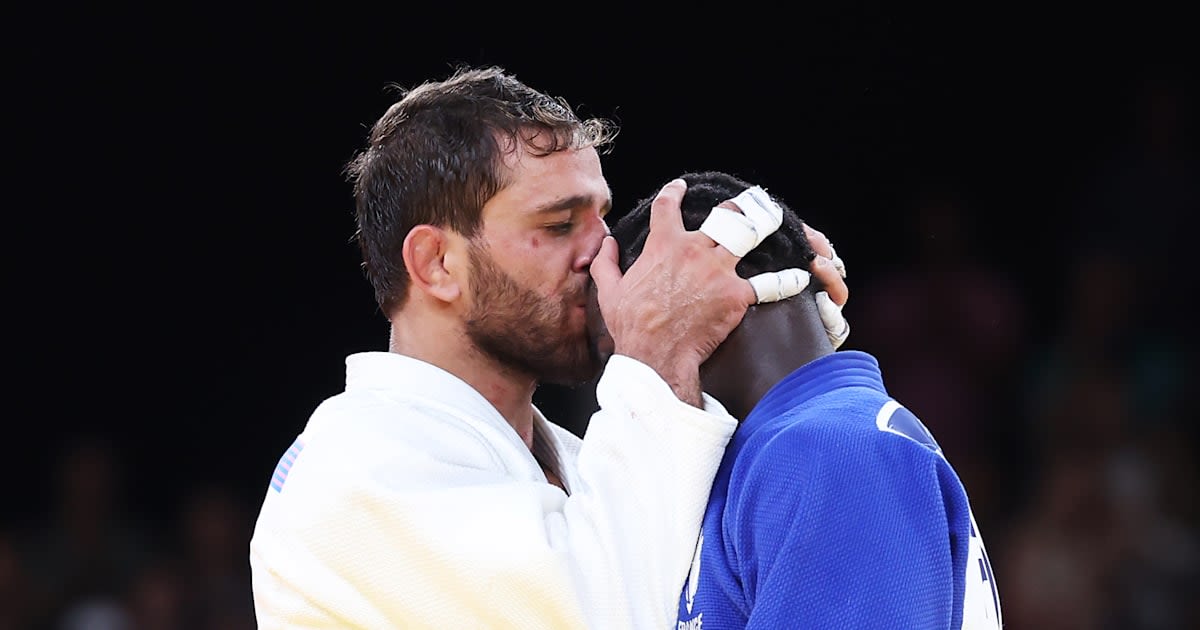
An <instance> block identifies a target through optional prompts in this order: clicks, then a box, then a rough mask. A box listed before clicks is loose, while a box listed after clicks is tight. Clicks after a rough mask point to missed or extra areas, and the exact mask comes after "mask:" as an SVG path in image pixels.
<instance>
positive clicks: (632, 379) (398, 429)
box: [250, 356, 736, 630]
mask: <svg viewBox="0 0 1200 630" xmlns="http://www.w3.org/2000/svg"><path fill="white" fill-rule="evenodd" d="M597 398H598V400H599V402H600V406H601V408H600V411H598V412H597V413H596V415H595V416H594V417H593V418H592V421H591V424H590V425H589V427H588V430H587V434H586V436H585V438H584V440H583V443H582V447H581V450H580V452H579V456H578V460H577V461H578V468H577V469H576V470H575V471H573V473H574V474H569V475H568V477H569V478H571V482H570V484H571V486H570V489H571V495H570V497H567V496H566V495H565V494H564V493H563V492H562V491H561V490H559V489H558V488H557V487H554V486H551V485H549V484H547V483H546V482H545V481H544V478H542V477H540V474H541V473H540V469H538V468H536V464H534V465H533V466H532V470H533V473H531V472H530V470H531V465H530V462H531V460H532V457H531V455H530V454H529V452H528V449H525V448H524V447H523V445H522V444H520V442H519V440H513V439H512V436H511V435H505V434H504V431H511V428H510V427H508V426H507V425H506V424H505V425H503V426H500V427H497V426H495V425H494V424H489V423H487V422H481V421H480V420H479V419H478V418H474V417H465V416H462V415H461V414H459V415H456V412H455V410H453V409H448V408H441V407H438V406H437V405H436V404H435V403H428V404H427V403H426V402H419V403H412V404H407V403H406V404H402V405H397V404H395V403H393V402H392V401H387V402H385V403H380V404H379V405H377V406H375V407H373V408H369V409H368V408H364V406H363V403H362V401H361V400H360V401H358V402H355V403H354V404H347V405H345V408H344V409H339V408H337V405H336V404H335V405H326V406H325V407H327V408H325V409H318V411H317V413H315V414H314V418H313V419H312V420H310V422H309V425H308V427H307V428H306V429H305V432H304V433H303V434H301V436H300V440H299V441H298V442H299V443H301V444H302V450H298V451H296V452H297V453H298V454H296V455H294V456H293V457H292V460H291V461H290V463H289V464H288V466H289V468H288V470H287V471H286V475H287V478H286V485H285V484H283V483H282V482H281V483H279V485H278V487H279V489H278V490H276V489H275V488H274V487H273V488H272V489H270V490H268V491H267V493H266V495H267V496H266V498H265V500H264V503H263V508H262V511H261V512H260V514H259V518H258V521H257V523H256V526H255V532H254V536H253V539H252V541H251V545H250V561H251V567H252V569H253V578H254V600H255V611H256V615H257V617H258V624H259V627H260V628H263V629H264V630H265V629H268V628H318V627H320V628H328V627H356V628H514V629H515V628H520V629H522V630H528V629H539V628H545V629H554V630H561V629H570V628H589V629H592V630H612V629H618V630H619V629H624V628H633V629H642V628H645V629H647V630H649V629H653V630H661V629H662V628H667V627H671V626H673V625H674V623H675V607H676V605H677V601H678V597H679V592H680V589H681V588H682V586H683V582H684V580H685V577H686V574H687V570H688V565H689V563H690V560H691V555H692V552H693V550H694V546H695V541H696V534H697V532H698V531H699V527H700V521H701V518H702V516H703V512H704V506H705V504H706V502H707V499H708V493H709V489H710V487H711V484H712V480H713V477H714V476H715V474H716V469H717V466H718V465H719V463H720V459H721V455H722V453H723V450H724V448H725V445H726V444H727V442H728V440H729V438H730V436H731V435H732V433H733V429H734V428H735V426H736V422H735V421H734V419H733V418H732V417H730V416H729V415H728V414H727V413H725V411H724V409H723V408H722V407H721V406H720V405H719V404H717V403H716V402H715V401H713V400H712V399H709V398H706V403H707V404H708V410H707V411H706V410H700V409H696V408H694V407H691V406H690V405H687V404H685V403H683V402H681V401H679V400H678V399H677V398H676V397H675V395H674V393H673V392H672V391H671V389H670V387H669V386H668V385H667V384H666V383H665V382H664V381H663V380H662V379H661V378H660V377H659V376H658V375H657V373H655V372H654V371H653V370H652V369H650V368H649V367H647V366H646V365H644V364H641V363H639V362H637V361H635V360H633V359H630V358H628V357H621V356H614V357H612V359H610V361H609V364H608V366H607V368H606V372H605V374H604V375H603V377H602V378H601V380H600V382H599V384H598V387H597ZM318 415H320V416H321V418H320V421H318V418H317V416H318ZM364 417H365V418H366V420H365V421H364V420H363V418H364ZM514 442H516V444H517V446H513V443H514Z"/></svg>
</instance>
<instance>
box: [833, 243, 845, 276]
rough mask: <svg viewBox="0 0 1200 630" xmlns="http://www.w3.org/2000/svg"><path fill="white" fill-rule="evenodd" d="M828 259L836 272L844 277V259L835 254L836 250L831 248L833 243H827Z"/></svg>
mask: <svg viewBox="0 0 1200 630" xmlns="http://www.w3.org/2000/svg"><path fill="white" fill-rule="evenodd" d="M829 259H830V261H831V262H832V263H833V268H834V269H837V271H838V273H839V274H841V276H842V277H843V278H845V277H846V261H844V260H842V257H841V256H838V255H837V251H836V250H834V249H833V243H830V244H829Z"/></svg>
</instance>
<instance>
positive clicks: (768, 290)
mask: <svg viewBox="0 0 1200 630" xmlns="http://www.w3.org/2000/svg"><path fill="white" fill-rule="evenodd" d="M811 279H812V276H810V275H809V273H808V272H807V271H805V270H803V269H783V270H781V271H770V272H767V273H760V274H758V275H757V276H754V277H753V278H750V286H752V287H754V295H755V297H756V298H758V303H759V304H766V303H767V302H778V301H779V300H785V299H787V298H790V297H792V296H793V295H799V293H800V292H801V291H803V290H804V287H807V286H808V282H809V280H811Z"/></svg>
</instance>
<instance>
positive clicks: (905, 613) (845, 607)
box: [724, 423, 966, 630]
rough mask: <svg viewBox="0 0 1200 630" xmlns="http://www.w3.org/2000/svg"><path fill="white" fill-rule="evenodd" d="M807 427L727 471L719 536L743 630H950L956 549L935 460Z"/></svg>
mask: <svg viewBox="0 0 1200 630" xmlns="http://www.w3.org/2000/svg"><path fill="white" fill-rule="evenodd" d="M815 424H818V426H815V427H814V426H813V425H811V424H809V425H797V426H796V427H793V428H792V429H789V430H787V431H784V432H783V433H781V434H779V435H777V436H775V438H774V439H773V440H771V441H770V442H769V443H767V444H766V445H765V447H764V448H762V449H760V450H759V451H758V452H756V453H754V454H751V453H743V455H744V456H745V457H743V458H740V459H739V462H738V466H737V467H735V469H734V472H733V478H732V480H731V481H732V485H731V491H730V500H729V503H728V504H727V510H726V514H725V523H724V526H725V528H726V531H727V532H728V533H729V540H730V542H731V547H732V548H731V550H730V551H731V552H732V553H731V555H732V557H733V560H732V561H733V564H734V568H735V571H738V573H739V574H740V576H741V578H742V587H743V588H744V589H745V592H746V600H747V601H748V602H750V603H751V614H750V621H749V624H748V627H749V628H784V627H786V628H862V629H867V628H887V629H889V630H891V629H895V628H957V627H958V626H959V625H960V624H961V623H962V609H961V601H962V579H961V573H962V571H961V570H956V568H955V566H954V565H955V564H956V562H955V558H956V557H959V556H962V557H965V548H966V541H965V540H958V538H960V537H961V534H960V533H959V532H961V531H962V528H963V526H964V523H963V522H960V521H962V518H961V516H959V515H958V512H959V511H960V510H959V506H958V505H957V503H958V502H959V497H957V496H956V495H955V493H956V492H957V493H958V494H961V486H955V484H957V478H956V477H954V476H953V475H952V474H951V475H950V476H949V478H947V476H946V475H945V472H946V470H944V469H943V467H945V466H947V464H946V463H945V460H944V459H942V458H941V457H940V456H939V455H938V454H936V453H935V452H933V451H931V450H929V449H928V448H926V447H924V446H922V445H920V444H918V443H916V442H913V441H912V440H908V439H906V438H903V437H900V436H896V435H891V434H886V433H871V432H869V431H868V432H849V433H847V432H845V431H839V430H838V429H837V427H836V426H834V424H833V423H815ZM948 481H949V482H952V483H948ZM947 493H949V495H950V496H947ZM959 563H961V561H960V562H959ZM956 575H957V576H958V579H957V580H956Z"/></svg>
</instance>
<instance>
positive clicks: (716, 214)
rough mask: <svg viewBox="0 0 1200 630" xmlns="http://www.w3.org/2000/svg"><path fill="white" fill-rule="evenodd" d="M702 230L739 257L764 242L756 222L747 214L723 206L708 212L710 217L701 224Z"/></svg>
mask: <svg viewBox="0 0 1200 630" xmlns="http://www.w3.org/2000/svg"><path fill="white" fill-rule="evenodd" d="M700 231H701V232H704V233H705V234H707V235H708V237H709V238H711V239H712V240H714V241H716V242H717V244H718V245H720V246H722V247H724V248H725V249H727V250H729V253H731V254H733V255H734V256H737V257H738V258H741V257H742V256H745V255H746V254H748V253H750V250H752V249H754V248H755V246H757V245H758V244H759V243H761V242H762V240H761V239H759V238H758V230H756V229H755V228H754V223H753V222H752V221H751V220H750V219H749V218H747V217H746V215H744V214H742V213H740V212H737V211H735V210H730V209H729V208H722V207H721V206H716V207H714V208H713V209H712V212H710V213H708V218H707V219H705V220H704V223H702V224H700Z"/></svg>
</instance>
